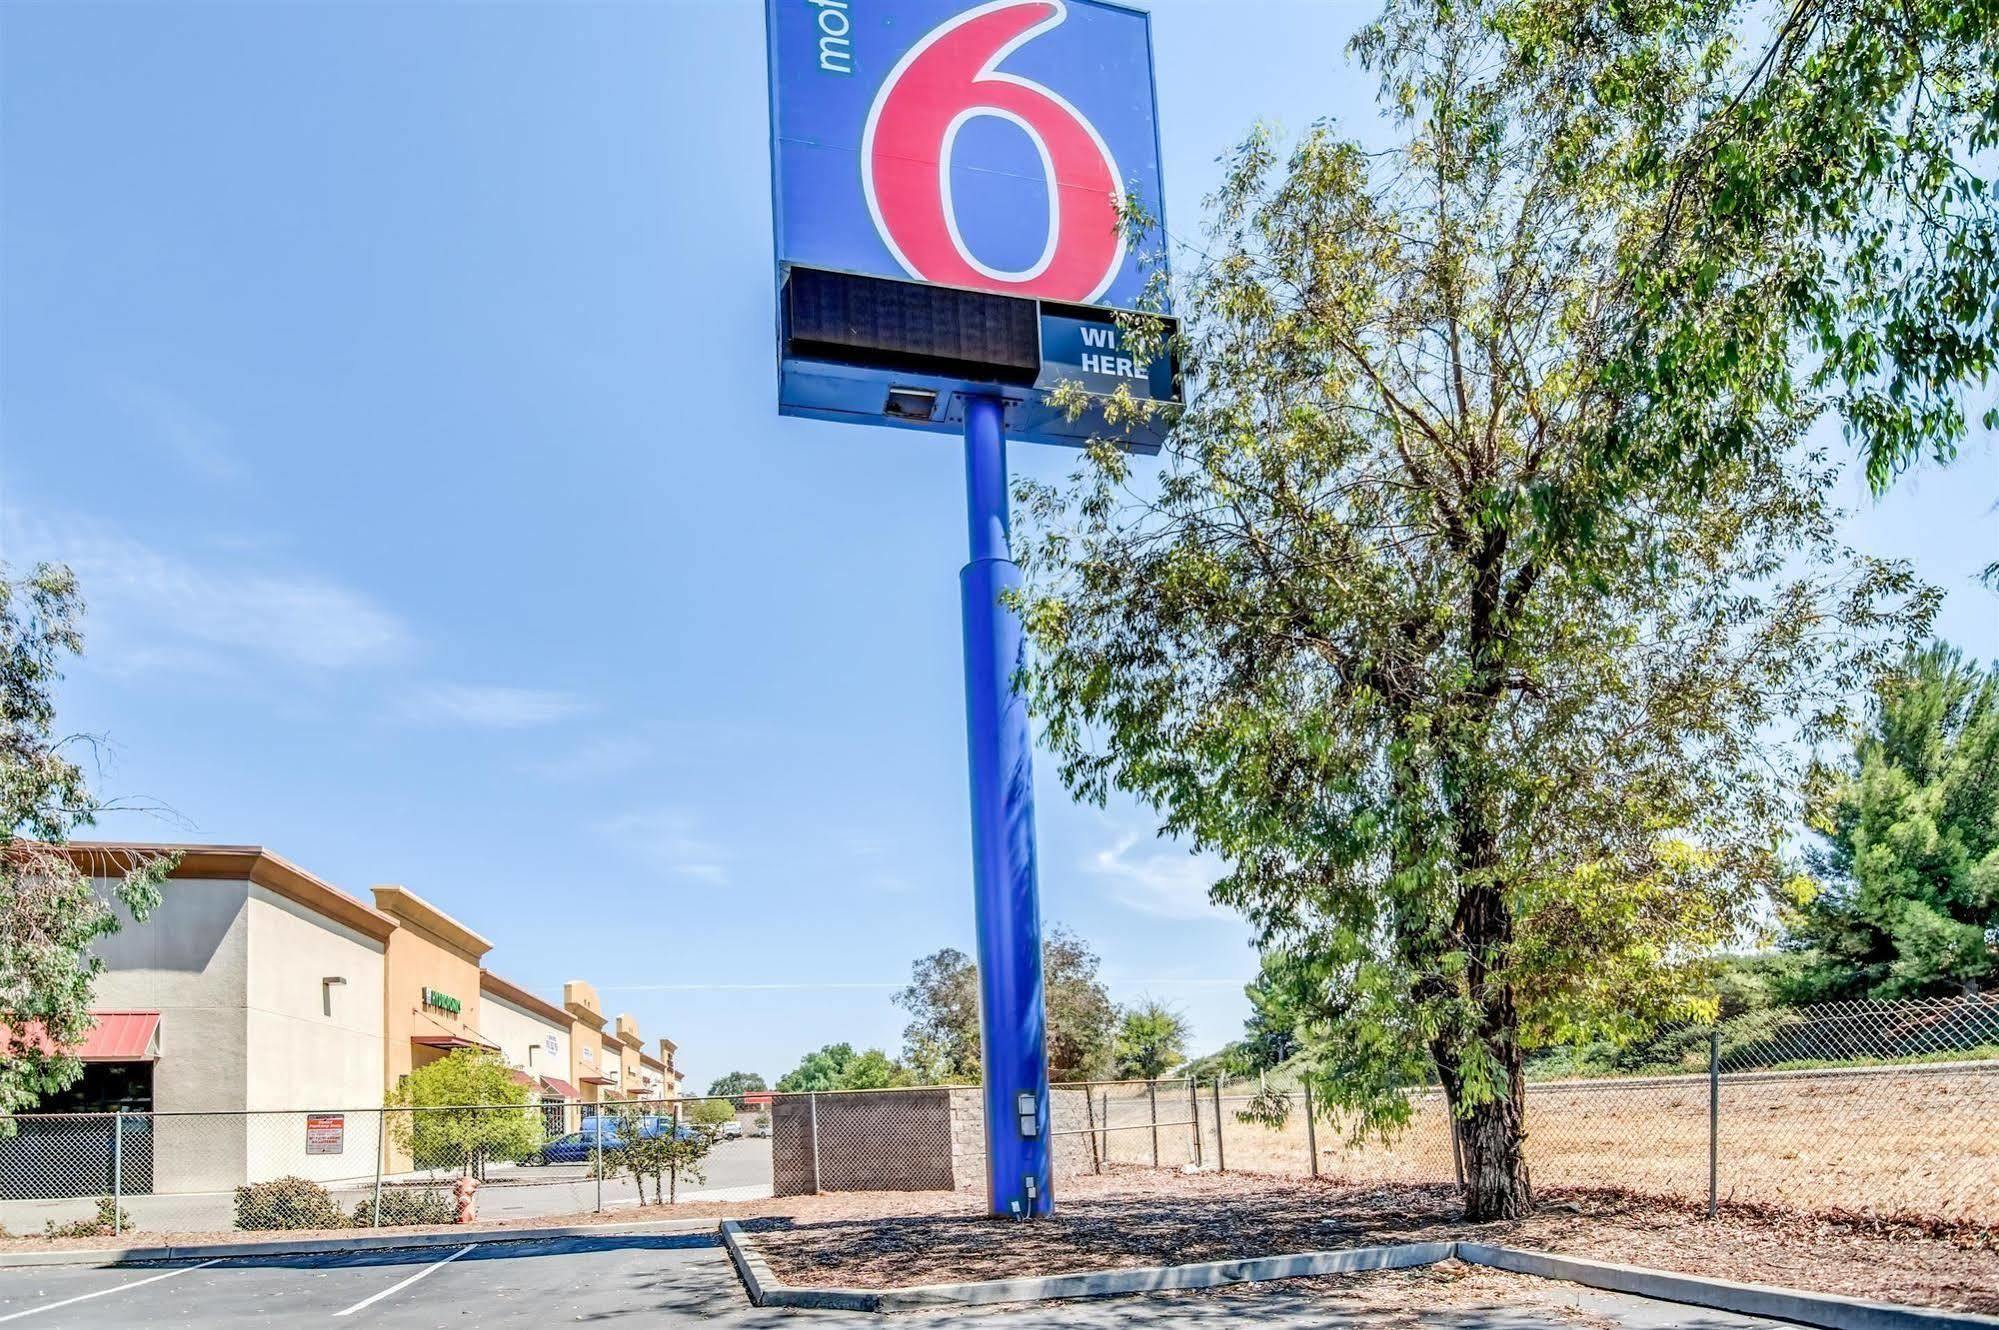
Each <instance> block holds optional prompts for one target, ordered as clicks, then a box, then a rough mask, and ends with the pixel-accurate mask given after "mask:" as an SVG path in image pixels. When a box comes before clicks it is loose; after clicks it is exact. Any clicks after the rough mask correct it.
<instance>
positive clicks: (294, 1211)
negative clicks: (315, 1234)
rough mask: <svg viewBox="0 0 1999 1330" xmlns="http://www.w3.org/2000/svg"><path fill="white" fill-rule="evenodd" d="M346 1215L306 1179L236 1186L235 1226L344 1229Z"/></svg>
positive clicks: (324, 1191) (288, 1179)
mask: <svg viewBox="0 0 1999 1330" xmlns="http://www.w3.org/2000/svg"><path fill="white" fill-rule="evenodd" d="M346 1226H347V1217H346V1216H345V1215H343V1214H341V1213H340V1207H339V1206H337V1205H335V1204H334V1203H333V1198H332V1197H331V1196H329V1195H327V1194H326V1188H324V1187H322V1186H320V1185H319V1184H318V1183H317V1182H313V1181H310V1180H308V1179H306V1178H273V1179H272V1180H271V1181H269V1182H255V1183H252V1184H250V1185H249V1186H247V1187H238V1188H237V1189H236V1227H238V1228H257V1229H271V1228H281V1229H294V1228H345V1227H346Z"/></svg>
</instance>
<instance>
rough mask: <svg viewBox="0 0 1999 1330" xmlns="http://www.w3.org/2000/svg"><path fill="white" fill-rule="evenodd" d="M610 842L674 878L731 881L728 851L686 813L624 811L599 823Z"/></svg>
mask: <svg viewBox="0 0 1999 1330" xmlns="http://www.w3.org/2000/svg"><path fill="white" fill-rule="evenodd" d="M597 831H598V833H599V834H601V835H602V836H604V837H605V839H607V840H610V841H611V842H613V843H615V844H618V845H621V846H623V847H624V848H625V849H626V850H627V851H629V852H631V853H632V854H635V855H637V856H638V857H639V858H640V859H642V860H644V861H646V862H647V863H649V864H651V865H652V866H653V867H655V868H657V869H659V870H660V871H662V872H665V873H668V874H671V875H672V876H674V877H680V878H685V879H687V880H688V881H690V882H699V883H703V884H706V885H709V886H721V885H723V884H724V883H726V882H727V881H728V880H729V868H728V863H729V853H728V851H727V850H725V849H724V848H723V847H722V846H720V845H718V844H716V843H715V842H714V841H712V840H709V839H708V838H707V837H706V836H703V835H702V834H701V833H700V831H699V829H698V827H697V826H696V824H695V821H694V819H693V818H692V817H691V816H689V815H688V814H686V813H684V812H678V811H674V810H667V811H662V812H638V813H624V814H620V815H619V816H617V817H613V818H607V819H605V820H604V821H602V822H599V823H598V824H597Z"/></svg>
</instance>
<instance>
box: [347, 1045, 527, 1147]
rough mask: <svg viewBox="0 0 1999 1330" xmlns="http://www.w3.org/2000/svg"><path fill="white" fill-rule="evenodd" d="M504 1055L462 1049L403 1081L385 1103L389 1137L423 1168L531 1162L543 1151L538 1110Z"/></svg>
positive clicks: (478, 1049)
mask: <svg viewBox="0 0 1999 1330" xmlns="http://www.w3.org/2000/svg"><path fill="white" fill-rule="evenodd" d="M530 1095H531V1092H530V1090H529V1088H528V1087H527V1086H525V1085H522V1084H521V1083H520V1082H519V1081H517V1080H515V1079H514V1075H513V1069H512V1068H511V1067H509V1066H508V1065H507V1062H506V1060H505V1059H504V1058H502V1057H501V1056H500V1055H499V1054H497V1053H494V1052H491V1051H489V1050H487V1049H481V1048H461V1049H458V1050H456V1051H454V1052H452V1053H450V1054H447V1055H446V1056H444V1057H441V1058H439V1059H437V1060H436V1061H435V1062H430V1063H426V1064H424V1065H423V1066H421V1067H418V1068H417V1069H416V1070H414V1071H412V1072H411V1073H410V1074H409V1075H407V1076H405V1077H403V1079H402V1081H401V1083H399V1084H398V1085H397V1086H396V1088H395V1089H393V1090H391V1091H390V1092H389V1093H388V1096H387V1097H386V1099H385V1100H384V1101H383V1102H384V1103H386V1104H387V1105H388V1106H389V1107H390V1108H403V1109H409V1110H411V1111H409V1112H406V1113H390V1114H387V1115H386V1116H387V1118H388V1126H389V1136H390V1138H391V1139H392V1140H394V1141H395V1143H396V1147H397V1148H398V1149H400V1150H402V1151H404V1152H406V1153H407V1154H408V1155H409V1156H410V1158H411V1159H412V1160H414V1161H415V1163H416V1165H417V1167H418V1168H456V1169H460V1170H462V1171H467V1172H469V1171H471V1169H472V1168H473V1166H474V1165H475V1163H477V1162H478V1161H480V1160H482V1159H503V1160H520V1159H526V1158H528V1157H529V1156H530V1155H532V1154H534V1153H535V1151H537V1150H539V1149H540V1148H541V1144H542V1136H543V1124H542V1117H541V1113H540V1111H539V1109H537V1108H534V1107H531V1106H530Z"/></svg>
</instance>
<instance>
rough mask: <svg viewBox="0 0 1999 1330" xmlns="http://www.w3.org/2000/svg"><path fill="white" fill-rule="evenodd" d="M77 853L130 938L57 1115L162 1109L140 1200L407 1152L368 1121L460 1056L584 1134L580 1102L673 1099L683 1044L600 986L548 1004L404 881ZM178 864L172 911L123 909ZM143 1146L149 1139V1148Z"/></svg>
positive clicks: (228, 852)
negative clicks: (480, 1057)
mask: <svg viewBox="0 0 1999 1330" xmlns="http://www.w3.org/2000/svg"><path fill="white" fill-rule="evenodd" d="M69 852H70V854H71V857H72V859H73V860H74V861H75V862H76V863H77V864H78V865H79V866H80V867H82V868H83V869H84V870H85V871H87V872H89V873H90V874H91V878H92V883H93V887H94V889H95V890H96V892H97V893H98V895H99V896H100V897H101V898H103V899H105V900H107V901H109V902H111V904H112V906H113V908H114V909H116V910H118V911H119V912H120V914H121V919H122V922H123V925H124V926H123V928H122V929H121V930H120V931H119V932H117V933H115V934H111V935H109V936H106V937H104V938H101V939H99V941H98V942H97V943H96V944H95V948H94V949H95V952H96V954H97V955H98V956H99V957H100V958H101V959H102V960H103V962H104V970H103V973H102V974H101V975H100V976H99V977H98V979H97V982H96V986H95V990H94V997H93V1001H92V1007H93V1011H94V1012H95V1013H96V1014H97V1015H98V1017H99V1025H98V1029H97V1030H96V1031H95V1032H93V1034H92V1035H91V1036H90V1038H89V1040H87V1041H86V1043H85V1044H84V1045H83V1046H81V1047H80V1048H79V1049H78V1050H76V1051H77V1052H78V1055H79V1056H80V1057H82V1058H83V1059H84V1064H85V1069H84V1075H83V1078H82V1079H81V1080H80V1081H79V1082H78V1083H77V1084H76V1085H75V1086H72V1087H71V1088H70V1090H68V1091H66V1092H64V1094H62V1095H61V1096H52V1097H51V1100H50V1101H49V1102H45V1103H44V1104H43V1105H42V1107H43V1108H44V1109H46V1110H50V1111H70V1112H80V1111H81V1112H96V1111H109V1110H113V1109H122V1110H126V1111H128V1112H131V1113H133V1114H135V1115H136V1114H149V1115H150V1117H149V1118H148V1120H147V1121H146V1123H145V1126H146V1127H147V1135H146V1136H145V1150H144V1157H143V1158H142V1157H140V1156H139V1155H138V1154H137V1153H135V1154H134V1156H133V1158H132V1159H131V1161H130V1162H131V1165H132V1169H133V1172H132V1175H131V1180H132V1181H133V1183H135V1184H137V1185H135V1186H134V1187H133V1190H135V1191H137V1190H142V1189H143V1188H144V1185H145V1182H146V1181H150V1184H151V1186H152V1188H153V1189H156V1190H160V1191H168V1190H171V1191H176V1192H185V1191H199V1190H204V1189H226V1188H229V1187H234V1186H237V1185H239V1184H241V1183H242V1182H243V1181H245V1180H246V1179H256V1178H269V1177H277V1176H282V1175H285V1174H295V1175H301V1176H305V1177H309V1178H314V1179H318V1180H322V1181H333V1180H336V1179H343V1178H344V1179H353V1178H356V1177H360V1176H367V1175H371V1174H372V1173H373V1172H374V1170H375V1166H376V1158H377V1156H378V1155H379V1156H380V1157H381V1159H382V1162H383V1165H384V1166H385V1168H386V1169H388V1170H389V1171H394V1170H396V1169H397V1168H400V1167H402V1166H404V1165H405V1164H406V1163H407V1162H408V1161H406V1160H403V1159H401V1158H400V1157H399V1155H398V1152H397V1151H395V1150H394V1149H393V1147H392V1146H391V1145H389V1144H388V1143H386V1142H380V1141H378V1139H377V1125H378V1121H379V1119H378V1116H377V1115H376V1114H375V1113H374V1112H373V1110H374V1109H376V1108H377V1107H379V1106H380V1105H381V1104H382V1102H383V1099H384V1096H385V1094H386V1093H387V1092H388V1091H389V1090H390V1089H392V1088H393V1087H394V1086H395V1085H396V1084H398V1082H400V1080H401V1079H402V1078H403V1077H404V1076H407V1075H408V1074H409V1073H410V1072H411V1071H413V1070H415V1069H416V1068H418V1067H421V1066H424V1065H425V1064H426V1063H429V1062H431V1061H434V1060H436V1059H438V1058H441V1057H446V1056H448V1055H449V1054H451V1053H452V1052H453V1051H455V1050H458V1049H465V1048H480V1049H488V1050H492V1051H494V1052H496V1053H498V1054H499V1055H500V1056H502V1057H504V1058H505V1059H506V1060H507V1062H508V1063H509V1064H511V1065H512V1066H513V1068H514V1069H515V1074H516V1077H517V1078H518V1079H520V1080H521V1081H522V1082H524V1083H525V1084H527V1085H528V1086H530V1087H531V1090H532V1093H533V1094H534V1095H535V1096H536V1097H537V1098H539V1100H540V1101H541V1103H542V1104H543V1106H544V1108H545V1109H546V1110H547V1112H548V1115H549V1116H548V1122H549V1125H550V1127H551V1129H556V1128H563V1129H573V1128H574V1126H575V1125H576V1122H577V1120H578V1115H579V1114H580V1113H581V1112H582V1106H583V1105H585V1104H590V1103H596V1102H600V1101H602V1100H608V1099H618V1098H630V1097H635V1096H636V1095H637V1094H639V1093H641V1092H644V1093H646V1094H647V1095H648V1096H657V1097H669V1096H670V1093H671V1087H676V1086H677V1080H676V1079H675V1077H674V1076H673V1074H672V1067H671V1056H672V1044H671V1041H668V1040H662V1041H660V1047H661V1056H660V1058H652V1057H650V1056H649V1055H645V1054H644V1041H643V1039H642V1038H641V1036H640V1033H639V1028H638V1022H637V1021H636V1020H635V1019H634V1018H633V1017H632V1016H630V1015H629V1014H623V1015H620V1016H618V1018H617V1020H616V1022H615V1023H612V1022H610V1021H608V1020H607V1018H606V1017H605V1014H604V1009H603V1004H602V1002H601V1001H600V1000H599V998H598V996H597V992H596V990H595V989H594V988H593V987H592V986H591V985H590V984H589V983H587V982H585V981H583V980H580V979H579V980H572V981H570V982H569V983H566V984H564V986H563V991H562V1001H561V1003H559V1004H558V1003H555V1002H551V1001H549V1000H547V999H545V998H543V997H541V996H540V995H538V994H536V993H534V992H532V991H530V990H529V989H527V988H524V987H522V986H521V985H518V984H515V983H513V982H512V981H510V980H508V979H505V978H503V977H502V976H500V975H499V974H496V973H494V972H493V971H492V970H491V969H488V968H486V966H485V961H486V959H487V956H488V954H489V953H490V952H491V951H492V945H493V944H492V943H491V942H490V941H489V940H488V939H487V938H485V937H484V936H482V935H480V934H479V933H477V932H476V931H474V930H473V929H472V928H471V927H470V926H468V925H467V924H465V923H463V922H461V921H460V920H457V919H454V918H453V917H451V916H450V915H449V914H447V913H445V912H444V911H443V910H441V909H439V908H438V907H437V906H435V905H433V904H432V903H431V902H429V901H427V900H425V899H424V898H423V897H421V896H419V895H418V894H417V893H415V892H414V891H411V890H410V889H409V888H408V887H404V886H378V887H375V888H374V889H373V891H372V893H371V895H372V898H373V899H372V901H364V900H362V899H360V898H358V897H356V896H353V895H350V894H348V893H347V892H345V891H342V890H341V889H340V888H338V887H336V886H334V885H333V884H331V883H329V882H326V881H324V880H322V879H320V878H318V877H315V876H314V875H312V874H311V873H308V872H306V871H305V870H304V869H302V868H300V867H298V866H297V865H296V864H293V863H291V862H289V861H288V860H286V859H284V858H282V857H281V856H279V855H276V854H273V853H272V852H270V851H269V850H266V849H263V848H261V847H259V846H245V845H190V846H171V845H133V844H114V843H102V842H92V843H85V842H78V843H75V844H72V845H71V846H70V847H69ZM161 854H177V855H178V856H179V862H178V864H177V866H176V867H175V868H174V869H173V872H172V874H171V877H170V880H169V882H168V884H167V886H166V889H165V890H164V892H163V893H162V900H161V904H160V906H159V908H158V909H157V910H155V911H154V912H153V913H152V915H151V916H150V917H149V918H148V919H147V920H146V921H145V922H144V923H136V922H134V921H132V920H131V919H130V918H129V917H124V915H123V907H122V906H120V905H119V904H118V903H117V899H116V894H115V887H116V885H117V882H118V879H119V878H120V877H122V875H123V874H124V872H125V870H126V869H127V868H128V867H129V866H130V865H132V864H135V863H138V862H142V861H144V860H147V859H151V858H154V857H157V856H159V855H161ZM136 1149H137V1147H136V1146H135V1151H136Z"/></svg>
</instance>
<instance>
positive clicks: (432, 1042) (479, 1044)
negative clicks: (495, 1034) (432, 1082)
mask: <svg viewBox="0 0 1999 1330" xmlns="http://www.w3.org/2000/svg"><path fill="white" fill-rule="evenodd" d="M410 1042H411V1043H412V1044H422V1045H423V1046H424V1047H425V1048H443V1049H453V1048H492V1047H494V1045H492V1044H489V1043H486V1042H485V1041H484V1040H480V1039H466V1038H464V1037H462V1036H460V1035H455V1034H413V1035H411V1036H410Z"/></svg>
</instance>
